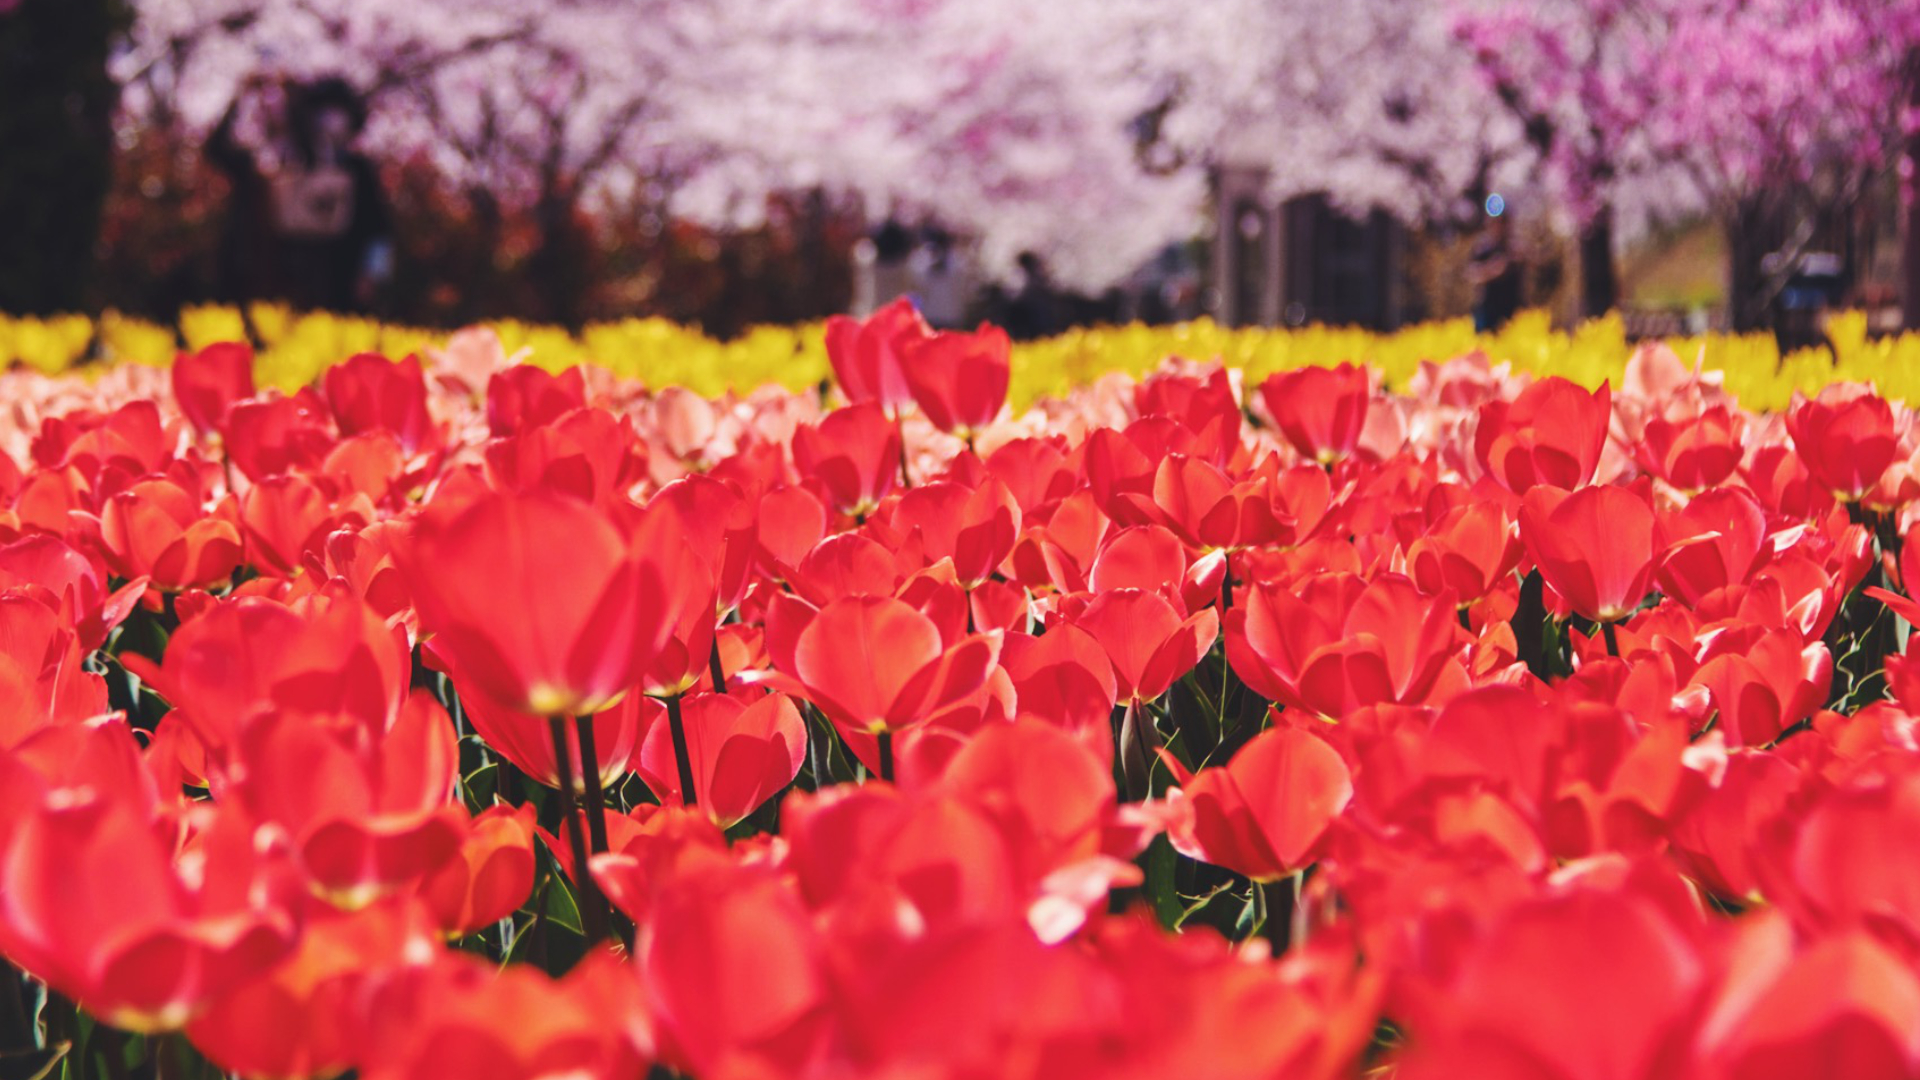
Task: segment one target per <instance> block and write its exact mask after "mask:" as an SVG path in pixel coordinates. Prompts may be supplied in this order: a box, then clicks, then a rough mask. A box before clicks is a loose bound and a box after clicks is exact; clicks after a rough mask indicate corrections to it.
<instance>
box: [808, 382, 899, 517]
mask: <svg viewBox="0 0 1920 1080" xmlns="http://www.w3.org/2000/svg"><path fill="white" fill-rule="evenodd" d="M793 463H794V464H795V465H796V466H798V467H799V469H800V471H801V473H802V474H804V475H806V476H809V477H812V478H814V479H816V480H818V481H819V482H820V484H821V486H822V487H824V488H825V489H826V492H827V495H828V497H829V498H831V499H832V501H833V505H834V508H835V509H837V510H839V511H840V512H841V513H843V514H853V515H856V516H860V515H865V514H869V513H872V512H873V508H874V507H875V506H878V505H879V503H880V500H881V499H884V498H886V497H887V493H888V492H891V491H892V490H893V488H894V484H895V482H896V481H897V480H898V479H899V472H900V429H899V428H898V427H896V426H895V425H894V423H893V421H891V420H889V419H887V415H886V413H885V412H883V411H881V408H880V406H879V405H876V404H873V403H870V402H869V403H867V404H862V405H852V406H849V407H847V408H844V409H836V410H834V411H833V412H832V413H829V414H828V415H827V418H826V419H824V420H822V421H820V423H819V424H817V425H803V426H801V427H800V428H798V429H796V430H795V431H794V433H793Z"/></svg>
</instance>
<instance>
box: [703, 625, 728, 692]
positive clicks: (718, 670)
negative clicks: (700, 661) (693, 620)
mask: <svg viewBox="0 0 1920 1080" xmlns="http://www.w3.org/2000/svg"><path fill="white" fill-rule="evenodd" d="M707 677H708V678H710V679H712V680H713V692H714V693H716V694H724V693H726V692H727V669H726V667H725V665H723V664H721V663H720V634H719V632H718V631H715V633H714V635H713V648H712V649H709V650H708V651H707Z"/></svg>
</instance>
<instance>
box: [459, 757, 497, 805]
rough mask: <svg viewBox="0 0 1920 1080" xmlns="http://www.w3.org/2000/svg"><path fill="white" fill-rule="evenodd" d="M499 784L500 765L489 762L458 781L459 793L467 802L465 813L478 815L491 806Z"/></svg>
mask: <svg viewBox="0 0 1920 1080" xmlns="http://www.w3.org/2000/svg"><path fill="white" fill-rule="evenodd" d="M499 783H500V763H499V762H495V761H489V762H487V763H486V764H485V765H482V766H480V767H479V768H477V769H475V770H473V771H472V772H470V773H468V774H467V775H466V776H464V777H462V778H461V780H460V793H461V794H462V795H463V796H465V798H466V801H467V812H468V813H472V814H478V813H479V812H480V811H482V810H485V809H486V808H487V807H489V806H492V805H493V797H494V794H495V792H496V791H497V790H498V786H499Z"/></svg>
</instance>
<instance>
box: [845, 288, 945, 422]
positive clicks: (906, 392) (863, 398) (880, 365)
mask: <svg viewBox="0 0 1920 1080" xmlns="http://www.w3.org/2000/svg"><path fill="white" fill-rule="evenodd" d="M932 333H933V332H932V330H930V329H929V328H928V327H927V324H926V321H925V320H923V319H922V318H921V317H920V313H919V312H918V311H916V310H914V306H913V302H912V301H911V300H908V299H907V298H906V297H904V296H903V297H901V298H899V299H897V300H895V301H893V302H892V303H890V304H888V305H886V306H885V307H883V308H881V309H880V310H878V311H876V312H874V313H873V314H872V315H869V316H867V318H866V319H865V321H861V320H856V319H850V318H848V317H847V316H845V315H835V316H832V317H831V318H829V319H828V320H827V360H828V362H829V363H831V364H832V365H833V377H834V380H835V381H836V382H838V383H839V384H840V392H841V393H843V394H845V395H846V396H847V401H848V402H850V403H852V404H855V405H858V404H861V403H864V402H869V401H871V402H874V403H876V404H878V405H879V406H880V407H881V408H882V409H885V410H886V411H888V412H890V413H891V412H895V411H897V410H898V409H899V408H900V406H902V405H905V404H906V403H907V402H909V401H911V400H913V391H912V389H911V388H910V387H909V386H908V384H907V378H906V375H905V373H904V372H903V371H902V370H901V368H902V360H903V357H904V356H905V355H906V353H907V351H908V350H909V349H910V348H911V347H912V346H913V344H914V343H915V342H918V341H921V340H923V339H925V338H928V337H930V336H932Z"/></svg>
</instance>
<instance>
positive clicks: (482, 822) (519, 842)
mask: <svg viewBox="0 0 1920 1080" xmlns="http://www.w3.org/2000/svg"><path fill="white" fill-rule="evenodd" d="M533 813H534V806H533V804H532V803H525V804H522V805H520V806H508V805H506V804H505V803H500V804H496V805H494V806H490V807H488V808H487V809H485V810H483V811H481V812H480V813H478V814H476V815H474V817H473V820H472V821H471V822H470V823H469V824H468V826H467V835H466V838H465V839H463V840H462V841H461V842H460V851H459V854H458V855H457V856H455V857H454V858H451V859H448V860H447V861H446V862H444V863H443V864H442V865H441V866H440V868H439V869H438V870H435V871H434V872H433V873H432V874H430V875H429V876H428V877H427V878H426V879H425V880H424V881H422V882H421V885H420V893H419V895H420V899H421V900H422V901H423V902H424V905H425V907H426V909H427V911H428V912H429V913H431V915H432V916H433V925H434V926H436V927H438V928H439V930H440V932H441V933H442V934H444V935H446V936H448V937H452V938H461V937H466V936H467V935H468V934H472V933H476V932H478V931H480V930H482V929H484V928H486V927H488V926H491V925H493V924H494V923H496V922H499V921H500V920H501V919H504V918H507V917H508V916H510V915H512V914H513V913H514V912H515V911H518V910H519V909H520V905H522V904H524V903H526V902H527V897H528V896H529V895H530V894H532V892H533V871H534V854H533V834H534V820H533Z"/></svg>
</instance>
